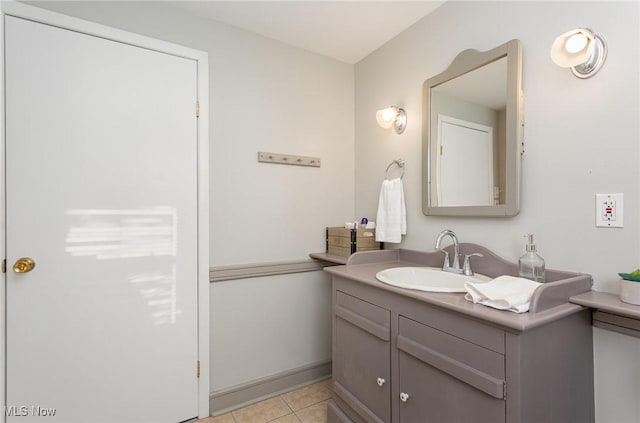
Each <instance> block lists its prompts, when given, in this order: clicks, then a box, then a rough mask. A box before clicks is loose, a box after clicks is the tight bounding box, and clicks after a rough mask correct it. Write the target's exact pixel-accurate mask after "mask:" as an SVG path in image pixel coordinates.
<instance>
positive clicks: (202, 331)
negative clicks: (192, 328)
mask: <svg viewBox="0 0 640 423" xmlns="http://www.w3.org/2000/svg"><path fill="white" fill-rule="evenodd" d="M0 13H1V14H2V19H0V80H2V81H3V82H2V83H1V85H0V116H2V118H1V120H0V168H1V169H2V170H1V171H0V228H2V229H1V230H0V259H5V258H6V233H5V230H4V228H6V204H5V201H6V175H5V166H4V164H5V160H6V157H5V146H6V140H5V129H4V128H5V120H4V119H5V117H4V116H5V110H4V104H5V101H4V100H5V85H4V84H5V83H4V66H5V63H4V30H5V29H4V18H5V16H6V15H10V16H15V17H19V18H24V19H29V20H31V21H34V22H39V23H43V24H48V25H52V26H56V27H59V28H63V29H69V30H72V31H76V32H80V33H84V34H88V35H93V36H97V37H101V38H105V39H108V40H112V41H117V42H122V43H126V44H130V45H133V46H137V47H142V48H146V49H150V50H155V51H158V52H162V53H168V54H172V55H175V56H179V57H184V58H187V59H192V60H195V61H196V64H197V82H198V88H197V96H198V102H199V107H200V116H199V119H198V126H197V136H198V172H197V173H198V211H197V212H198V218H197V227H198V272H197V273H198V299H197V303H198V360H199V362H200V378H199V379H198V417H199V418H205V417H208V416H209V367H210V359H209V357H210V355H209V354H210V352H209V336H210V334H209V123H208V115H209V114H208V110H209V104H208V103H209V102H208V93H209V89H208V84H209V70H208V54H207V53H206V52H202V51H199V50H194V49H191V48H188V47H184V46H180V45H177V44H172V43H169V42H166V41H160V40H156V39H153V38H149V37H145V36H141V35H138V34H134V33H130V32H127V31H123V30H119V29H115V28H111V27H108V26H104V25H100V24H97V23H94V22H89V21H85V20H82V19H78V18H74V17H70V16H67V15H63V14H60V13H55V12H51V11H48V10H45V9H40V8H37V7H34V6H29V5H25V4H22V3H16V2H13V1H4V0H3V1H1V2H0ZM195 107H196V105H195V104H194V113H195ZM0 275H1V279H0V282H1V283H2V287H1V288H0V306H1V307H2V310H3V311H2V312H0V422H3V423H4V422H5V421H6V417H5V413H4V410H5V406H6V405H7V404H6V403H5V402H6V392H5V386H6V356H5V348H6V331H5V328H6V323H7V322H6V314H5V312H4V310H6V304H7V297H6V279H7V278H6V273H0ZM194 367H195V363H194ZM195 371H196V369H195V368H194V372H195Z"/></svg>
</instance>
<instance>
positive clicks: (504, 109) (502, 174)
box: [422, 40, 523, 217]
mask: <svg viewBox="0 0 640 423" xmlns="http://www.w3.org/2000/svg"><path fill="white" fill-rule="evenodd" d="M422 113H423V114H422V169H423V176H422V211H423V213H424V214H425V215H428V216H430V215H439V216H505V217H506V216H515V215H517V214H518V212H519V211H520V161H521V155H522V152H523V107H522V46H521V43H520V41H519V40H511V41H509V42H507V43H505V44H502V45H500V46H498V47H496V48H494V49H492V50H489V51H484V52H480V51H477V50H465V51H463V52H461V53H460V54H458V56H456V58H455V59H454V60H453V62H452V63H451V65H450V66H449V67H448V68H447V69H446V70H445V71H444V72H442V73H440V74H438V75H436V76H434V77H432V78H429V79H427V80H426V81H425V82H424V84H423V105H422Z"/></svg>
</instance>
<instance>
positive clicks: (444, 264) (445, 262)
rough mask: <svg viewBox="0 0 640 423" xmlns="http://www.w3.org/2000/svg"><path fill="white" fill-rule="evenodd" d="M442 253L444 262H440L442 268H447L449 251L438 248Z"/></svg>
mask: <svg viewBox="0 0 640 423" xmlns="http://www.w3.org/2000/svg"><path fill="white" fill-rule="evenodd" d="M440 252H441V253H443V254H444V263H443V264H442V270H445V269H448V268H449V252H448V251H447V250H440Z"/></svg>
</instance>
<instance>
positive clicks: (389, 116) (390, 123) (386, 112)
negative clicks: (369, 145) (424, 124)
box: [376, 106, 407, 134]
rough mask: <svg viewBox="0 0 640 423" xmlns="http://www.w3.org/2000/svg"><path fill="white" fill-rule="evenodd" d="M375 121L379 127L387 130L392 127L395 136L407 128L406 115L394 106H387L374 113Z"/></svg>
mask: <svg viewBox="0 0 640 423" xmlns="http://www.w3.org/2000/svg"><path fill="white" fill-rule="evenodd" d="M376 120H377V121H378V125H380V127H382V128H385V129H388V128H391V127H393V129H395V131H396V134H402V133H403V132H404V129H405V128H406V127H407V114H406V113H405V111H404V110H403V109H401V108H399V107H396V106H389V107H387V108H386V109H381V110H378V111H377V112H376Z"/></svg>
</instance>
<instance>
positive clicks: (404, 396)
mask: <svg viewBox="0 0 640 423" xmlns="http://www.w3.org/2000/svg"><path fill="white" fill-rule="evenodd" d="M408 400H409V394H407V393H406V392H400V401H402V402H407V401H408Z"/></svg>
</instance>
